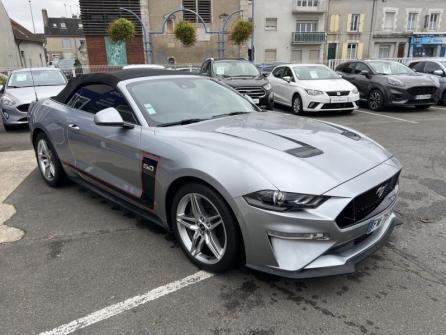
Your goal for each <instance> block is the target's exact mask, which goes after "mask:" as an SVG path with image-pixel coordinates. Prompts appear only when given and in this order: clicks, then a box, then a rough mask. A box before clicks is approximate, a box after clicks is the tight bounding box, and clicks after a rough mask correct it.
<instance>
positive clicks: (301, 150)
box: [264, 130, 324, 158]
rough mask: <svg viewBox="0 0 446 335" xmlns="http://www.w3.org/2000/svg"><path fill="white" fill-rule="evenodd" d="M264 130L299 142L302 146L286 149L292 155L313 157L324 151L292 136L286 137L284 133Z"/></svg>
mask: <svg viewBox="0 0 446 335" xmlns="http://www.w3.org/2000/svg"><path fill="white" fill-rule="evenodd" d="M264 131H265V132H266V133H269V134H272V135H276V136H279V137H281V138H284V139H286V140H288V141H291V142H293V143H296V144H299V145H300V147H298V148H293V149H289V150H287V151H286V153H288V154H290V155H293V156H296V157H299V158H309V157H313V156H317V155H322V154H323V153H324V152H323V151H322V150H319V149H318V148H315V147H313V146H311V145H309V144H307V143H303V142H300V141H297V140H295V139H292V138H290V137H286V136H283V135H279V134H276V133H272V132H269V131H266V130H264Z"/></svg>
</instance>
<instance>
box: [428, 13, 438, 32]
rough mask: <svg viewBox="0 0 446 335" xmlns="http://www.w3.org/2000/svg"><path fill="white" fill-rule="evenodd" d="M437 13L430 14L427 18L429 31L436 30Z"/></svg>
mask: <svg viewBox="0 0 446 335" xmlns="http://www.w3.org/2000/svg"><path fill="white" fill-rule="evenodd" d="M439 16H440V14H439V13H431V15H430V16H429V30H437V28H438V18H439Z"/></svg>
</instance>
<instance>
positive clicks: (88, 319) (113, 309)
mask: <svg viewBox="0 0 446 335" xmlns="http://www.w3.org/2000/svg"><path fill="white" fill-rule="evenodd" d="M213 276H214V274H213V273H209V272H205V271H198V272H196V273H194V274H192V275H190V276H188V277H185V278H183V279H180V280H177V281H174V282H171V283H169V284H167V285H164V286H160V287H157V288H155V289H153V290H151V291H148V292H146V293H144V294H142V295H137V296H135V297H132V298H129V299H127V300H124V301H121V302H118V303H116V304H113V305H110V306H107V307H104V308H102V309H100V310H98V311H96V312H93V313H91V314H88V315H86V316H84V317H82V318H80V319H77V320H74V321H72V322H69V323H67V324H64V325H62V326H59V327H57V328H54V329H53V330H49V331H45V332H43V333H40V334H39V335H66V334H71V333H73V332H75V331H77V330H79V329H82V328H85V327H88V326H91V325H93V324H95V323H98V322H100V321H103V320H107V319H109V318H111V317H113V316H116V315H118V314H121V313H123V312H125V311H128V310H131V309H133V308H135V307H138V306H141V305H143V304H146V303H148V302H149V301H153V300H156V299H158V298H161V297H163V296H165V295H168V294H170V293H173V292H175V291H178V290H181V289H182V288H185V287H187V286H191V285H193V284H197V283H199V282H201V281H203V280H205V279H208V278H211V277H213Z"/></svg>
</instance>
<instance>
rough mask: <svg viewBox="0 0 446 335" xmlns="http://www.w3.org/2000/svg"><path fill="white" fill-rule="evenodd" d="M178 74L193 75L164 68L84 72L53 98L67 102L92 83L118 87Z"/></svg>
mask: <svg viewBox="0 0 446 335" xmlns="http://www.w3.org/2000/svg"><path fill="white" fill-rule="evenodd" d="M172 75H175V76H178V75H191V73H189V72H182V71H173V70H162V69H128V70H120V71H116V72H101V73H90V74H83V75H80V76H78V77H76V78H73V79H71V80H70V81H69V82H68V84H67V86H65V88H64V89H63V90H62V91H61V92H60V93H59V94H58V95H57V96H56V97H54V98H53V99H54V100H56V101H58V102H61V103H67V102H68V101H69V100H70V98H71V97H72V96H73V94H74V93H76V92H77V91H78V90H79V88H81V87H82V86H85V85H90V84H105V85H109V86H112V87H116V85H118V83H119V82H121V81H124V80H127V79H133V78H141V77H154V76H172Z"/></svg>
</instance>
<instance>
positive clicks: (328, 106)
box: [321, 102, 354, 109]
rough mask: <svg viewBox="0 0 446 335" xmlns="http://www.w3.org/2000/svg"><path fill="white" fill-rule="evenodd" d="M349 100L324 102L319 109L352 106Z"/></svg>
mask: <svg viewBox="0 0 446 335" xmlns="http://www.w3.org/2000/svg"><path fill="white" fill-rule="evenodd" d="M353 107H354V106H353V104H352V103H351V102H336V103H332V104H324V105H323V106H322V108H321V109H338V108H353Z"/></svg>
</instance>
